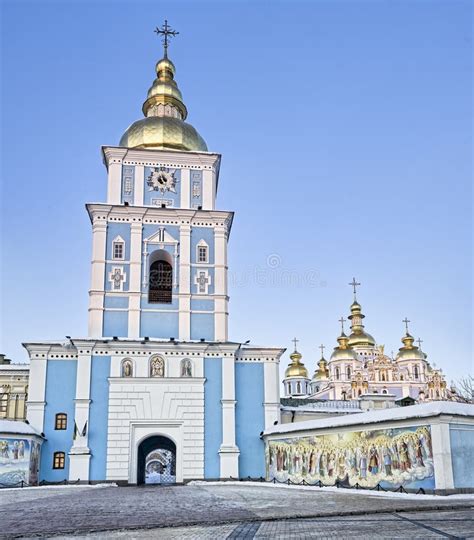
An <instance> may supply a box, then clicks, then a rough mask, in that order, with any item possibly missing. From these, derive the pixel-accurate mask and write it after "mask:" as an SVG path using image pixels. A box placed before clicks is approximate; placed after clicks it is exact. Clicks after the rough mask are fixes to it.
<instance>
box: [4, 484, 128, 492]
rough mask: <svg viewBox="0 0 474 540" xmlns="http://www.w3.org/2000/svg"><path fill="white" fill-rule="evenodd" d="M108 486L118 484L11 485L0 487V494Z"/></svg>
mask: <svg viewBox="0 0 474 540" xmlns="http://www.w3.org/2000/svg"><path fill="white" fill-rule="evenodd" d="M106 487H118V485H117V484H115V483H113V482H111V483H109V484H60V485H54V486H29V487H22V488H20V487H11V488H2V489H0V494H1V493H3V492H4V491H16V490H18V489H19V490H21V491H25V490H28V489H34V490H36V491H38V490H45V489H83V488H89V489H90V488H106Z"/></svg>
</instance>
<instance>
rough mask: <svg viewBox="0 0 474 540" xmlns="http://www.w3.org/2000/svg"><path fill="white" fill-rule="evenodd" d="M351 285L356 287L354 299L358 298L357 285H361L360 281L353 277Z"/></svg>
mask: <svg viewBox="0 0 474 540" xmlns="http://www.w3.org/2000/svg"><path fill="white" fill-rule="evenodd" d="M349 285H350V286H351V287H352V288H353V289H354V300H355V298H356V293H357V287H358V286H359V285H360V283H359V282H357V281H356V278H355V277H354V278H352V281H351V282H350V283H349Z"/></svg>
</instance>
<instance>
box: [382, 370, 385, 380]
mask: <svg viewBox="0 0 474 540" xmlns="http://www.w3.org/2000/svg"><path fill="white" fill-rule="evenodd" d="M381 380H382V381H385V373H384V372H383V371H382V375H381Z"/></svg>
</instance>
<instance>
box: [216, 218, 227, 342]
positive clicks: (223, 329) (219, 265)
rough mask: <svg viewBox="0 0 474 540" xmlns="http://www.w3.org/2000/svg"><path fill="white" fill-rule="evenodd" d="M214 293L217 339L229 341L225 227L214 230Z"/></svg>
mask: <svg viewBox="0 0 474 540" xmlns="http://www.w3.org/2000/svg"><path fill="white" fill-rule="evenodd" d="M214 259H215V260H214V268H215V270H214V272H215V273H214V275H215V278H214V293H215V295H216V297H220V298H216V300H215V317H214V321H215V323H214V324H215V328H214V330H215V339H216V341H227V338H228V332H227V316H228V308H227V232H226V229H225V226H224V225H217V226H216V228H215V229H214Z"/></svg>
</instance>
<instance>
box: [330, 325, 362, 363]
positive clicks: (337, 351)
mask: <svg viewBox="0 0 474 540" xmlns="http://www.w3.org/2000/svg"><path fill="white" fill-rule="evenodd" d="M349 341H350V339H349V338H348V337H347V336H346V334H344V332H343V333H342V334H341V335H340V336H339V337H338V338H337V342H338V343H339V345H338V346H337V347H334V351H333V353H332V354H331V358H330V362H334V361H335V360H350V361H352V360H357V354H356V353H355V352H354V351H353V350H352V349H351V347H350V345H349Z"/></svg>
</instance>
